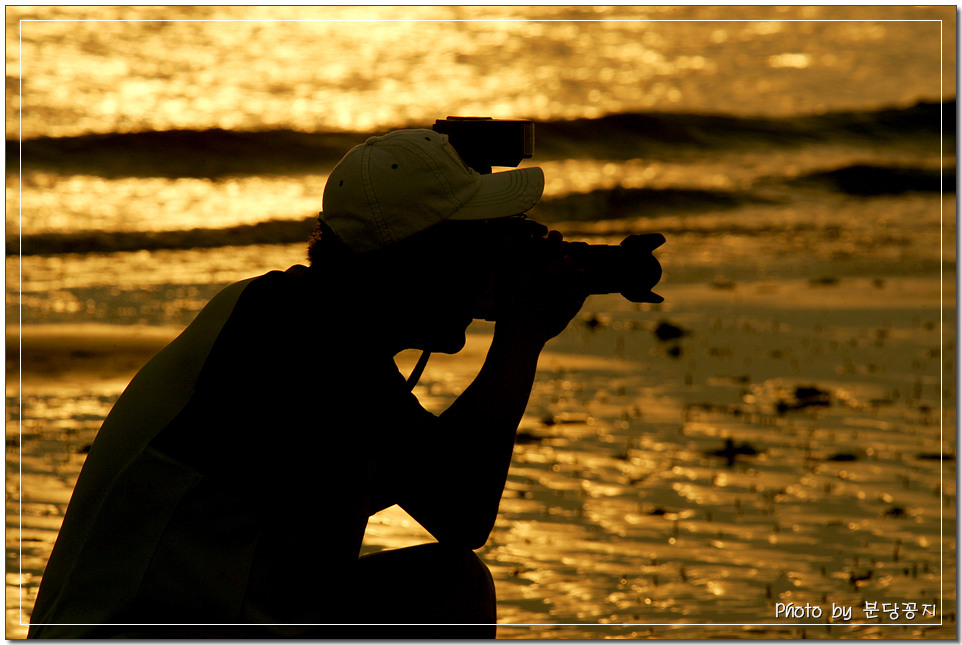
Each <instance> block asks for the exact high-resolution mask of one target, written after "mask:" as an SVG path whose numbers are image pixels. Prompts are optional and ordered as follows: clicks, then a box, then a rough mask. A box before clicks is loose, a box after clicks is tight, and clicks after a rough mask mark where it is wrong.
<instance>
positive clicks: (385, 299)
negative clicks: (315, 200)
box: [308, 130, 544, 353]
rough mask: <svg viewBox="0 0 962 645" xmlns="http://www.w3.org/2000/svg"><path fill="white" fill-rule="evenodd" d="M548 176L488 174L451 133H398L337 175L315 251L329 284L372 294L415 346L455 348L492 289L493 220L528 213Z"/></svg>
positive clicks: (349, 159) (347, 161)
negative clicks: (463, 153)
mask: <svg viewBox="0 0 962 645" xmlns="http://www.w3.org/2000/svg"><path fill="white" fill-rule="evenodd" d="M543 190H544V174H543V173H542V171H541V169H540V168H523V169H518V170H509V171H505V172H498V173H492V174H485V175H481V174H479V173H477V172H475V171H474V170H472V169H471V168H469V167H468V166H467V165H465V164H464V162H463V161H462V160H461V158H460V157H459V156H458V154H457V153H456V152H455V150H454V148H453V147H451V145H450V144H449V143H448V140H447V136H446V135H443V134H438V133H437V132H434V131H433V130H399V131H396V132H392V133H390V134H387V135H385V136H381V137H371V138H370V139H368V140H367V142H365V143H364V144H362V145H360V146H357V147H355V148H353V149H352V150H351V151H350V152H348V153H347V155H345V157H344V158H343V159H342V160H341V161H340V163H338V165H337V166H336V167H335V168H334V170H333V171H332V172H331V175H330V177H329V178H328V181H327V185H326V187H325V189H324V201H323V211H322V212H321V214H320V216H319V218H318V227H317V229H316V231H315V235H314V236H313V238H312V241H311V243H310V245H309V248H308V258H309V260H310V263H311V266H312V267H315V268H317V267H319V268H321V269H322V273H323V275H324V276H325V277H326V279H327V280H335V281H337V282H339V283H340V284H341V285H342V286H344V287H345V288H348V289H352V290H354V291H355V292H356V293H355V296H356V297H360V298H362V299H363V298H371V299H373V302H371V305H372V306H370V307H367V309H369V310H379V311H380V312H381V313H382V314H383V315H385V316H391V317H392V318H391V321H390V322H389V323H387V324H388V325H401V327H402V328H403V330H404V335H405V340H404V342H405V343H407V344H409V346H411V347H420V348H422V349H430V350H432V351H442V352H451V353H453V352H456V351H458V350H459V349H460V348H461V347H462V346H463V344H464V330H465V329H466V328H467V326H468V324H470V322H471V319H472V308H473V306H474V303H475V302H476V300H477V297H478V295H479V293H480V292H481V291H482V290H483V289H484V288H485V286H486V284H487V279H488V277H489V273H490V260H491V257H490V254H491V253H492V249H491V247H490V245H489V244H488V240H487V239H486V235H485V231H486V227H487V226H486V222H488V221H490V220H498V219H502V218H506V217H510V216H514V215H517V214H520V213H524V212H525V211H527V210H528V209H530V208H531V207H532V206H534V205H535V204H536V203H537V202H538V200H539V199H540V198H541V194H542V192H543Z"/></svg>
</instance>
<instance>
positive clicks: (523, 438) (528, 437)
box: [514, 431, 547, 444]
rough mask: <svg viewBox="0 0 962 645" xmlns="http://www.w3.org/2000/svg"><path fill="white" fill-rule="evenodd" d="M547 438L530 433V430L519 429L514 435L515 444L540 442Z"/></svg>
mask: <svg viewBox="0 0 962 645" xmlns="http://www.w3.org/2000/svg"><path fill="white" fill-rule="evenodd" d="M545 439H547V437H541V436H539V435H536V434H531V433H530V432H524V431H521V432H519V433H518V434H516V435H515V437H514V442H515V443H516V444H529V443H541V442H542V441H544V440H545Z"/></svg>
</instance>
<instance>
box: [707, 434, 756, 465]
mask: <svg viewBox="0 0 962 645" xmlns="http://www.w3.org/2000/svg"><path fill="white" fill-rule="evenodd" d="M758 454H759V452H758V450H757V449H756V448H755V447H754V446H753V445H751V444H750V443H747V442H743V443H740V444H738V445H736V444H735V442H734V441H733V440H732V439H731V437H729V438H726V439H725V445H724V446H723V447H721V448H719V449H718V450H706V451H705V455H707V456H709V457H722V458H724V459H725V461H726V462H727V465H728V466H732V465H734V463H735V459H736V458H737V457H738V456H744V457H755V456H757V455H758Z"/></svg>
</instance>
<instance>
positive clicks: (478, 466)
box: [402, 323, 544, 548]
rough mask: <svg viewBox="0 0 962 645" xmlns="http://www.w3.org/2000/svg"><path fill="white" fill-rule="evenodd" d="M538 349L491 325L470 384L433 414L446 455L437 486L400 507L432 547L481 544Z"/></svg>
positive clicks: (513, 330) (533, 340)
mask: <svg viewBox="0 0 962 645" xmlns="http://www.w3.org/2000/svg"><path fill="white" fill-rule="evenodd" d="M543 347H544V341H542V340H540V339H539V338H538V336H536V335H535V334H533V333H531V332H528V331H525V330H524V328H523V327H519V326H513V325H509V324H501V323H499V324H498V326H496V328H495V334H494V339H493V340H492V343H491V348H490V349H489V350H488V355H487V357H486V359H485V361H484V365H483V366H482V368H481V371H480V372H479V373H478V375H477V377H476V378H475V379H474V382H472V383H471V385H470V386H469V387H468V388H467V389H466V390H465V391H464V392H463V393H462V394H461V396H460V397H458V399H457V400H456V401H455V402H454V403H453V404H451V406H450V407H449V408H448V409H447V410H445V411H444V412H443V413H442V414H441V415H440V421H441V423H440V428H439V430H440V432H439V436H438V437H437V439H436V441H438V442H441V444H440V445H443V446H444V450H445V453H446V456H445V457H441V460H442V461H441V464H439V465H440V466H441V469H442V472H443V475H441V477H440V481H438V479H434V482H433V484H432V485H431V486H430V487H431V488H432V489H433V493H434V494H433V495H431V497H432V501H431V502H428V501H427V500H426V499H425V498H424V497H421V496H418V497H419V498H420V499H419V500H418V501H417V502H412V503H411V504H402V506H404V507H405V508H406V509H407V510H408V512H410V513H411V514H412V515H414V516H415V518H416V519H417V520H418V521H419V522H420V523H421V524H422V525H424V526H425V528H427V529H428V530H429V531H431V533H432V534H434V536H435V537H436V538H438V539H439V540H442V541H444V540H445V539H446V538H448V539H452V540H456V541H459V542H465V543H467V544H469V545H470V546H471V548H478V547H480V546H481V545H483V544H484V542H485V540H486V539H487V536H488V533H490V531H491V528H492V527H493V526H494V521H495V519H496V517H497V513H498V505H499V503H500V501H501V494H502V492H503V490H504V483H505V480H506V478H507V474H508V467H509V466H510V463H511V454H512V451H513V449H514V443H515V436H516V432H517V428H518V423H519V422H520V421H521V417H522V416H523V415H524V410H525V407H526V406H527V404H528V397H529V395H530V393H531V386H532V384H533V383H534V377H535V371H536V369H537V365H538V356H539V355H540V353H541V350H542V348H543ZM436 467H437V465H435V468H436ZM440 474H441V473H437V472H435V477H437V476H438V475H440Z"/></svg>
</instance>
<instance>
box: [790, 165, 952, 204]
mask: <svg viewBox="0 0 962 645" xmlns="http://www.w3.org/2000/svg"><path fill="white" fill-rule="evenodd" d="M793 183H797V184H803V185H806V184H807V185H818V186H821V187H825V188H829V189H831V190H835V191H838V192H841V193H845V194H847V195H855V196H863V197H870V196H875V195H901V194H903V193H909V192H927V193H938V192H943V193H955V190H956V188H955V166H951V167H949V168H942V169H939V168H918V167H912V166H880V165H873V164H853V165H850V166H845V167H843V168H834V169H832V170H824V171H818V172H813V173H809V174H806V175H803V176H802V177H799V178H798V179H797V180H796V182H793Z"/></svg>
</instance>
